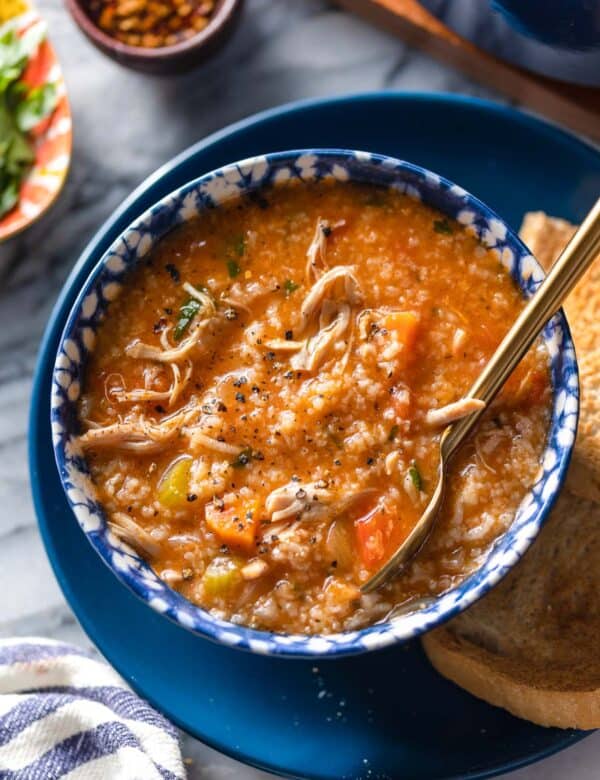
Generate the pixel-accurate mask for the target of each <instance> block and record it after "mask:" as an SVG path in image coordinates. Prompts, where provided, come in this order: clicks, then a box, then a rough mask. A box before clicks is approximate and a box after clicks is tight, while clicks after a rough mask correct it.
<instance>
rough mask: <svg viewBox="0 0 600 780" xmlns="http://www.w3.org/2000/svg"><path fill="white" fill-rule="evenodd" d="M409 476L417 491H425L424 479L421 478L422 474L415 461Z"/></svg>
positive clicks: (410, 467) (409, 470)
mask: <svg viewBox="0 0 600 780" xmlns="http://www.w3.org/2000/svg"><path fill="white" fill-rule="evenodd" d="M408 476H409V477H410V479H411V482H412V483H413V485H414V486H415V487H416V488H417V490H422V489H423V478H422V477H421V472H420V471H419V469H418V468H417V464H416V463H415V462H414V460H413V462H412V463H411V464H410V466H409V469H408Z"/></svg>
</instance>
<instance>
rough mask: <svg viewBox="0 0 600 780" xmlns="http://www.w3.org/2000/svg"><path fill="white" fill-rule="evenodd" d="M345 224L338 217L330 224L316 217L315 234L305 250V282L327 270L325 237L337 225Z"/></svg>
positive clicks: (316, 277) (308, 282)
mask: <svg viewBox="0 0 600 780" xmlns="http://www.w3.org/2000/svg"><path fill="white" fill-rule="evenodd" d="M345 224H346V220H344V219H340V220H338V221H337V222H336V223H335V224H333V225H331V224H330V223H329V220H327V219H321V217H319V218H318V219H317V224H316V227H315V234H314V236H313V239H312V241H311V242H310V245H309V247H308V249H307V251H306V269H305V276H306V282H307V284H310V282H311V279H312V277H313V276H314V278H315V279H318V278H319V276H320V275H321V273H322V272H323V271H326V270H327V260H326V255H327V238H328V237H329V236H330V235H331V232H332V231H333V230H335V229H336V228H338V227H342V226H343V225H345Z"/></svg>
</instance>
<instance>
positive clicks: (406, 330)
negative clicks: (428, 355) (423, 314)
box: [381, 311, 419, 351]
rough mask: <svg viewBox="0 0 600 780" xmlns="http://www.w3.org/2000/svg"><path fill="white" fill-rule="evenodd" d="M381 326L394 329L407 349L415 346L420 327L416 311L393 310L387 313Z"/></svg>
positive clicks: (390, 329)
mask: <svg viewBox="0 0 600 780" xmlns="http://www.w3.org/2000/svg"><path fill="white" fill-rule="evenodd" d="M381 326H382V327H383V328H385V329H386V330H389V331H392V330H393V331H394V333H396V334H397V336H398V338H399V339H400V341H401V342H402V344H404V346H405V348H406V350H407V351H409V350H411V349H412V348H413V347H414V345H415V341H416V340H417V331H418V329H419V317H418V315H417V314H415V312H414V311H392V312H390V313H389V314H386V315H385V317H384V318H383V320H382V321H381Z"/></svg>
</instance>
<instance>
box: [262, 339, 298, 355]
mask: <svg viewBox="0 0 600 780" xmlns="http://www.w3.org/2000/svg"><path fill="white" fill-rule="evenodd" d="M263 343H264V345H265V347H266V348H267V349H274V350H275V351H276V352H298V350H300V349H302V347H304V346H306V340H304V341H292V340H288V339H271V340H270V341H265V342H263Z"/></svg>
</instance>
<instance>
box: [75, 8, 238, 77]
mask: <svg viewBox="0 0 600 780" xmlns="http://www.w3.org/2000/svg"><path fill="white" fill-rule="evenodd" d="M65 5H66V6H67V8H68V9H69V11H70V13H71V16H72V17H73V19H74V20H75V22H76V24H77V25H78V26H79V27H80V28H81V30H82V31H83V33H84V34H85V35H86V36H87V38H88V39H89V40H90V41H91V42H92V43H93V44H94V46H96V47H97V48H98V49H100V51H102V52H104V54H106V55H107V56H108V57H110V58H111V59H113V60H115V61H116V62H118V63H120V64H121V65H124V66H125V67H127V68H133V69H134V70H139V71H142V72H144V73H152V74H155V75H167V74H170V73H182V72H183V71H186V70H190V69H191V68H193V67H194V66H196V65H198V64H199V63H201V62H202V61H203V60H205V59H206V58H207V57H209V56H210V55H211V54H213V53H214V52H215V51H216V50H217V49H219V48H220V47H221V46H222V45H223V44H224V43H225V41H226V40H227V38H228V37H229V36H230V34H231V32H232V31H233V28H234V25H235V23H236V21H237V19H238V18H239V15H240V12H241V10H242V5H243V0H218V1H217V4H216V8H215V10H214V12H213V15H212V16H211V18H210V20H209V22H208V24H207V26H206V27H205V28H204V30H202V31H201V32H199V33H197V34H196V35H194V36H193V37H192V38H188V39H187V40H185V41H181V42H180V43H176V44H175V45H174V46H160V47H157V48H155V49H149V48H144V47H142V46H129V45H127V44H125V43H121V41H118V40H116V38H112V37H111V36H110V35H108V34H107V33H106V32H104V30H101V29H100V27H99V26H98V25H97V24H96V22H95V21H94V20H93V19H92V18H91V17H90V14H89V11H88V6H87V2H86V0H65Z"/></svg>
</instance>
